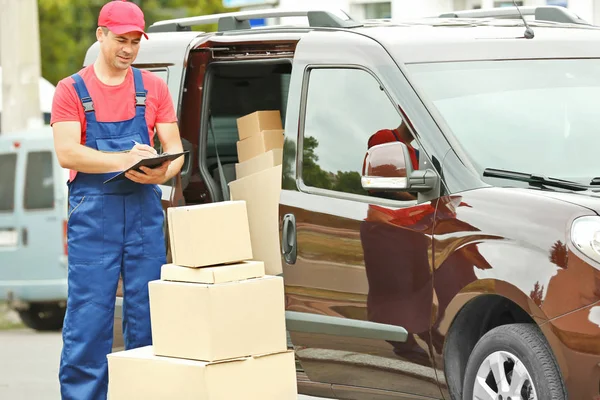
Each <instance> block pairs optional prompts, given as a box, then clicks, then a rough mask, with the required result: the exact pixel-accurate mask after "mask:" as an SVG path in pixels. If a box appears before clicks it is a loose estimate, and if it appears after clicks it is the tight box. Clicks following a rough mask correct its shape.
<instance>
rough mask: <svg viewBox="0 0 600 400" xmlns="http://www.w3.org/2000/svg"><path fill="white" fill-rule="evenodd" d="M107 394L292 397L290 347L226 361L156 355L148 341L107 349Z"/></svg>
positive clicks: (193, 399)
mask: <svg viewBox="0 0 600 400" xmlns="http://www.w3.org/2000/svg"><path fill="white" fill-rule="evenodd" d="M107 358H108V379H109V385H108V397H109V398H110V400H135V399H144V400H165V399H177V400H198V399H210V400H242V399H243V400H266V399H277V400H296V399H297V397H298V389H297V384H296V366H295V362H294V353H293V352H291V351H286V352H283V353H277V354H268V355H264V356H260V357H248V358H241V359H237V360H230V361H226V362H212V363H209V362H202V361H192V360H183V359H177V358H168V357H159V356H155V355H154V354H153V349H152V346H147V347H141V348H137V349H133V350H128V351H122V352H118V353H112V354H109V355H108V357H107Z"/></svg>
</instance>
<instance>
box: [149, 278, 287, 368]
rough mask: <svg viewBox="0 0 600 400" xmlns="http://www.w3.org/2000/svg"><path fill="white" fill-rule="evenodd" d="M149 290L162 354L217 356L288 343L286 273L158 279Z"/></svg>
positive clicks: (196, 357)
mask: <svg viewBox="0 0 600 400" xmlns="http://www.w3.org/2000/svg"><path fill="white" fill-rule="evenodd" d="M149 290H150V318H151V321H152V343H153V345H154V352H155V354H156V355H159V356H165V357H178V358H188V359H194V360H203V361H216V360H225V359H230V358H237V357H243V356H252V355H257V354H265V353H277V352H281V351H285V350H286V349H287V337H286V331H285V299H284V293H283V278H281V277H277V276H265V277H262V278H256V279H249V280H243V281H238V282H229V283H219V284H214V285H210V284H199V283H185V282H167V281H152V282H150V283H149Z"/></svg>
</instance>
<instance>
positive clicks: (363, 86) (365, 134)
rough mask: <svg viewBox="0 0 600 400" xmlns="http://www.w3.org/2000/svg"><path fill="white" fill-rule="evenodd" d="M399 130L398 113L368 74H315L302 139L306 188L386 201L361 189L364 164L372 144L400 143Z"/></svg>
mask: <svg viewBox="0 0 600 400" xmlns="http://www.w3.org/2000/svg"><path fill="white" fill-rule="evenodd" d="M399 129H400V130H401V129H404V124H403V123H402V119H401V117H400V113H399V112H398V110H397V108H396V107H395V106H394V104H393V103H392V102H391V100H390V98H389V97H388V96H387V95H386V93H385V92H384V91H383V90H382V88H381V86H380V84H379V82H378V81H377V79H375V77H374V76H373V75H371V74H370V73H369V72H367V71H365V70H362V69H351V68H346V69H344V68H320V69H313V70H311V71H310V75H309V80H308V95H307V100H306V111H305V119H304V137H303V139H302V140H303V143H302V146H303V156H302V158H303V161H302V180H303V183H304V184H305V185H306V186H309V187H313V188H318V189H326V190H333V191H336V192H344V193H350V194H357V195H364V196H377V197H387V195H385V194H383V193H380V194H376V193H367V191H366V190H365V189H363V187H362V185H361V176H362V168H363V162H364V159H365V155H366V153H367V150H368V148H369V142H371V143H375V144H380V143H382V142H387V141H391V140H398V139H396V138H397V137H399V136H400V135H399V134H398V130H399ZM372 137H373V138H375V139H377V140H374V139H372ZM370 139H371V141H370ZM413 144H415V145H416V143H414V142H413ZM401 199H404V198H401Z"/></svg>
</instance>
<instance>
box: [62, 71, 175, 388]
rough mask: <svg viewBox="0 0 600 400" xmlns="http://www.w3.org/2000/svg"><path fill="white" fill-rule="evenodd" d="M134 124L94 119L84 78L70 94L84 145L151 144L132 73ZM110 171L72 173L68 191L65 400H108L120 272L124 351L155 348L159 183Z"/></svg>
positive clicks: (160, 257) (139, 85)
mask: <svg viewBox="0 0 600 400" xmlns="http://www.w3.org/2000/svg"><path fill="white" fill-rule="evenodd" d="M132 70H133V76H134V81H135V92H136V93H135V96H134V93H132V94H131V98H130V99H115V101H135V102H136V113H135V117H134V118H133V119H130V120H127V121H121V122H98V121H96V114H95V112H94V107H93V103H92V99H91V98H90V96H89V93H88V91H87V88H86V86H85V84H84V82H83V79H82V78H81V77H80V76H79V75H78V74H74V75H73V79H74V80H75V89H76V91H77V94H78V95H79V98H80V100H81V102H82V104H83V107H84V110H85V116H86V120H87V134H86V140H85V145H86V146H88V147H91V148H93V149H96V150H100V151H107V152H114V151H117V152H118V151H126V150H130V149H131V148H132V147H133V145H134V143H133V140H135V141H136V142H138V143H144V144H147V145H149V144H150V139H149V137H148V128H147V125H146V119H145V101H146V90H145V89H144V83H143V81H142V75H141V73H140V71H139V70H138V69H135V68H132ZM113 175H115V174H85V173H81V172H79V173H77V176H76V178H75V179H74V180H73V181H72V182H70V183H68V186H69V217H68V218H69V219H68V257H69V271H68V300H67V312H66V316H65V321H64V327H63V343H64V344H63V350H62V354H61V362H60V372H59V378H60V384H61V394H62V398H63V399H69V400H70V399H73V400H97V399H102V400H104V399H106V397H107V389H108V368H107V359H106V355H107V354H108V353H110V352H111V348H112V342H113V318H114V309H115V296H116V290H117V284H118V280H119V274H122V276H123V288H124V302H123V335H124V340H125V349H132V348H137V347H141V346H146V345H150V344H151V343H152V335H151V329H150V309H149V302H148V282H149V281H152V280H157V279H159V278H160V268H161V266H162V265H163V264H165V263H166V249H165V241H164V232H163V220H164V215H163V211H162V206H161V202H160V198H161V192H160V189H159V187H158V186H157V185H142V184H138V183H135V182H133V181H130V180H129V179H124V180H122V181H116V182H111V183H107V184H104V183H103V182H104V181H105V180H106V179H108V178H109V177H111V176H113Z"/></svg>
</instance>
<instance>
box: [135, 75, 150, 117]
mask: <svg viewBox="0 0 600 400" xmlns="http://www.w3.org/2000/svg"><path fill="white" fill-rule="evenodd" d="M131 70H132V71H133V82H134V84H135V110H136V115H137V114H138V113H140V112H141V113H142V114H141V115H142V116H143V115H144V113H145V111H146V94H147V93H148V91H147V90H146V88H145V87H144V80H143V79H142V71H140V70H139V69H137V68H134V67H131Z"/></svg>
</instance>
